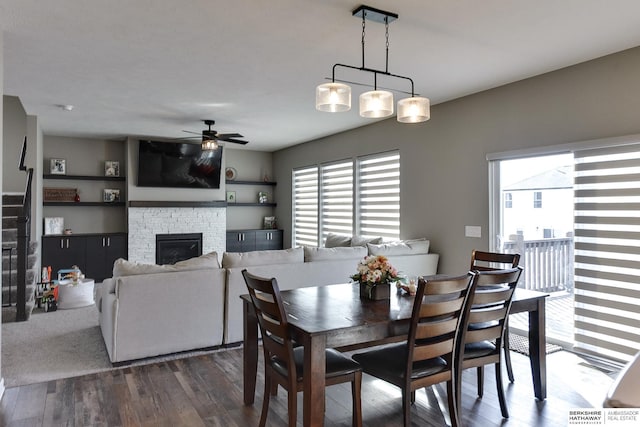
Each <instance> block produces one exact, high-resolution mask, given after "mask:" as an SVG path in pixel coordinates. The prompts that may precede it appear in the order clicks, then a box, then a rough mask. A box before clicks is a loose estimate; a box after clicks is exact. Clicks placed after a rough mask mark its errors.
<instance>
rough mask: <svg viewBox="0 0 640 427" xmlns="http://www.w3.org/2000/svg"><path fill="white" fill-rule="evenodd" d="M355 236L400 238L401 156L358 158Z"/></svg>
mask: <svg viewBox="0 0 640 427" xmlns="http://www.w3.org/2000/svg"><path fill="white" fill-rule="evenodd" d="M357 209H358V210H357V212H358V215H357V217H358V221H357V228H356V230H357V234H359V235H362V236H365V237H376V236H382V237H383V238H384V239H385V240H398V239H399V238H400V153H398V152H392V153H385V154H382V155H381V154H378V155H373V156H367V157H360V158H358V203H357Z"/></svg>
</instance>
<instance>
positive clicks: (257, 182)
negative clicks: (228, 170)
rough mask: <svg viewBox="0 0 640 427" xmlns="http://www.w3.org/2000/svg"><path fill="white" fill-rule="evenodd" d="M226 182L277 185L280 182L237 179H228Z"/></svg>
mask: <svg viewBox="0 0 640 427" xmlns="http://www.w3.org/2000/svg"><path fill="white" fill-rule="evenodd" d="M225 183H226V184H227V185H277V184H278V183H277V182H275V181H237V180H232V181H230V180H228V179H227V180H226V181H225Z"/></svg>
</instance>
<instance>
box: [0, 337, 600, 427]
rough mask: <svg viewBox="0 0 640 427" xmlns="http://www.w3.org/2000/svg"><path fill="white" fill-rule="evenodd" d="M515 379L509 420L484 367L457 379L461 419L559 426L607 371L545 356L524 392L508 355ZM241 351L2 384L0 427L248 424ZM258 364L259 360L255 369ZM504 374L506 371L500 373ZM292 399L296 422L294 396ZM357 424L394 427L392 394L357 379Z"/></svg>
mask: <svg viewBox="0 0 640 427" xmlns="http://www.w3.org/2000/svg"><path fill="white" fill-rule="evenodd" d="M512 358H513V362H514V369H515V374H516V382H515V383H514V384H508V385H507V386H506V390H507V391H506V394H507V398H508V403H509V410H510V412H511V417H510V418H509V419H508V420H503V419H502V417H501V415H500V408H499V405H498V400H497V397H496V391H495V381H494V372H493V369H492V368H489V369H487V371H486V384H485V395H484V397H483V398H482V399H477V398H476V395H475V373H474V371H472V370H470V371H467V372H465V374H464V378H463V393H464V394H463V399H462V405H463V411H462V420H463V425H466V426H482V427H485V426H502V425H511V426H537V427H539V426H542V427H547V426H548V427H551V426H553V427H555V426H559V425H560V426H563V425H566V424H567V414H568V410H569V409H572V408H589V407H598V406H600V407H601V405H602V399H603V398H604V396H605V394H606V391H607V389H608V387H609V385H610V384H611V382H612V378H611V375H607V374H605V373H604V372H602V371H601V370H598V369H594V368H593V367H590V366H586V363H585V362H584V361H583V360H582V359H580V358H579V357H577V356H576V355H574V354H571V353H568V352H564V351H562V352H558V353H553V354H551V355H549V356H548V369H549V372H548V373H549V375H548V396H549V397H548V398H547V399H546V400H545V401H544V402H539V401H536V400H535V398H534V397H533V388H532V385H531V379H530V371H529V364H528V359H527V358H526V357H525V356H522V355H520V354H517V353H513V352H512ZM241 361H242V351H241V350H240V349H232V350H228V351H223V352H219V353H213V354H210V355H206V356H198V357H194V358H189V359H182V360H176V361H172V362H164V363H157V364H151V365H146V366H140V367H125V368H122V369H118V370H114V371H110V372H104V373H99V374H92V375H86V376H82V377H76V378H70V379H62V380H57V381H49V382H44V383H38V384H32V385H26V386H20V387H15V388H9V389H7V390H6V391H5V393H4V397H3V399H2V402H0V425H2V426H12V427H13V426H129V425H131V426H221V427H231V426H237V427H246V426H257V425H258V420H259V417H260V406H261V401H262V384H263V382H262V379H263V378H262V376H259V377H258V391H257V395H256V403H255V404H254V405H253V406H244V405H243V403H242V372H241V370H242V363H241ZM260 371H262V366H260ZM505 378H506V375H505ZM301 397H302V396H301V395H299V396H298V407H299V412H298V423H299V425H302V416H301V413H302V406H301V405H302V400H301ZM438 400H441V401H442V402H446V392H445V387H444V385H439V386H437V387H436V388H435V391H434V388H430V389H428V390H427V391H426V392H425V391H419V392H418V397H417V404H416V405H415V407H413V408H412V415H411V416H412V421H413V425H416V426H418V425H420V426H443V425H445V422H444V418H443V416H442V413H441V411H440V409H439V406H438ZM362 404H363V415H364V426H371V427H374V426H375V427H383V426H388V427H395V426H401V425H402V412H401V403H400V392H399V390H398V389H396V388H395V387H393V386H390V385H388V384H386V383H384V382H381V381H378V380H376V379H374V378H372V377H369V376H366V375H365V376H364V381H363V387H362ZM326 405H327V406H326V408H327V412H326V423H325V425H326V426H350V425H351V409H350V405H351V391H350V388H349V386H348V385H339V386H333V387H330V388H329V389H328V390H327V404H326ZM286 413H287V403H286V393H285V392H284V391H281V392H280V393H279V394H278V396H277V397H276V398H274V399H272V400H271V410H270V412H269V420H268V422H267V425H269V426H284V425H286Z"/></svg>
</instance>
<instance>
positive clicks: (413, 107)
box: [397, 96, 431, 123]
mask: <svg viewBox="0 0 640 427" xmlns="http://www.w3.org/2000/svg"><path fill="white" fill-rule="evenodd" d="M430 118H431V110H430V105H429V99H428V98H423V97H421V96H412V97H411V98H404V99H401V100H400V101H398V117H397V119H398V121H399V122H400V123H421V122H426V121H427V120H429V119H430Z"/></svg>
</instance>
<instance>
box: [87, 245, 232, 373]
mask: <svg viewBox="0 0 640 427" xmlns="http://www.w3.org/2000/svg"><path fill="white" fill-rule="evenodd" d="M224 293H225V272H224V270H222V269H221V268H220V266H219V263H218V258H217V255H216V254H215V252H214V253H211V254H207V255H203V256H202V257H199V258H193V259H191V260H187V261H182V262H180V263H176V264H175V265H163V266H159V265H145V264H136V263H130V262H128V261H125V260H122V259H119V260H117V261H116V263H115V264H114V277H112V278H110V279H106V280H104V282H102V285H101V286H100V287H99V288H98V291H97V292H96V306H97V308H98V310H99V321H100V329H101V330H102V336H103V338H104V342H105V345H106V347H107V353H108V354H109V360H111V362H112V363H119V362H124V361H130V360H134V359H141V358H145V357H152V356H158V355H162V354H169V353H176V352H180V351H186V350H193V349H199V348H206V347H214V346H219V345H221V344H222V333H223V329H222V325H223V324H224Z"/></svg>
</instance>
